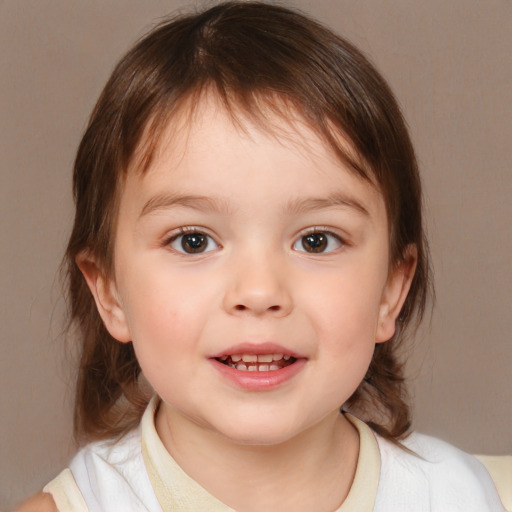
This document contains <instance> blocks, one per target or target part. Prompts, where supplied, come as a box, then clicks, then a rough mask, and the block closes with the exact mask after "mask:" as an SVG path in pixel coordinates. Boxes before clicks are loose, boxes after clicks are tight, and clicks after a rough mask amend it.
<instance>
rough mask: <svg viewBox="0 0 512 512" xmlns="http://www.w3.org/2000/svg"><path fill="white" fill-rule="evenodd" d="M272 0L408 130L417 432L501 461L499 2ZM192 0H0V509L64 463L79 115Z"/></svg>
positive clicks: (505, 227) (502, 50)
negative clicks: (415, 186) (422, 277)
mask: <svg viewBox="0 0 512 512" xmlns="http://www.w3.org/2000/svg"><path fill="white" fill-rule="evenodd" d="M282 3H283V4H285V5H296V6H299V7H300V8H302V9H303V10H305V11H306V12H309V13H312V14H313V15H314V16H316V17H317V18H318V19H320V20H322V21H324V22H326V23H327V24H329V25H330V26H331V27H333V28H334V29H336V30H337V31H339V32H341V33H342V34H344V35H345V36H346V37H348V38H349V39H351V40H352V41H353V42H355V43H356V44H357V45H359V46H360V47H361V48H362V49H363V50H364V51H365V52H367V53H368V54H370V55H371V56H372V58H373V60H374V62H375V63H376V64H377V66H378V68H379V69H380V70H381V71H382V72H383V74H384V76H385V77H386V78H387V79H388V80H389V81H390V83H391V85H392V87H393V89H394V90H395V92H396V94H397V96H398V98H399V100H400V102H401V104H402V105H403V108H404V111H405V115H406V118H407V120H408V122H409V124H410V128H411V132H412V136H413V140H414V142H415V145H416V149H417V151H418V156H419V160H420V164H421V168H422V172H423V179H424V183H425V192H426V196H427V200H426V203H427V215H428V228H429V234H430V238H431V244H432V253H433V256H434V266H435V273H436V285H437V306H436V308H435V310H434V315H433V318H432V324H431V328H430V329H423V330H422V331H421V332H420V334H419V336H418V337H417V340H416V343H415V346H414V353H413V355H412V356H411V360H410V364H409V374H410V376H411V377H412V378H413V381H412V389H413V391H414V394H415V397H414V406H415V426H416V428H417V429H419V430H422V431H424V432H427V433H432V434H434V435H437V436H440V437H443V438H445V439H447V440H449V441H451V442H453V443H455V444H457V445H458V446H460V447H462V448H463V449H465V450H467V451H470V452H480V453H489V454H500V453H502V454H505V453H512V436H511V428H510V427H511V423H512V400H511V398H512V388H511V385H510V368H511V367H512V365H511V363H512V346H511V340H510V332H511V331H512V315H511V314H510V301H511V299H512V293H511V291H510V290H511V286H512V270H511V265H510V260H511V253H512V228H511V219H512V206H511V201H510V197H511V192H512V177H511V169H512V157H511V155H512V152H511V142H512V140H511V133H512V86H511V84H512V64H511V50H512V30H511V27H512V2H511V1H510V0H486V1H481V0H449V1H446V0H429V1H428V2H424V1H422V0H408V1H406V0H387V1H378V0H316V1H308V0H296V1H289V2H287V1H285V2H282ZM193 5H206V3H205V2H202V3H197V4H196V3H194V2H186V1H179V0H176V1H172V0H168V1H157V0H145V1H144V2H140V1H135V0H123V1H122V0H103V1H99V0H87V1H86V0H82V1H78V0H3V1H2V0H0V69H1V72H0V119H1V125H0V130H1V132H0V156H1V158H0V333H1V334H0V335H1V343H0V411H1V415H0V442H1V445H0V450H1V451H0V454H1V457H0V507H1V508H4V507H8V506H10V505H12V504H13V503H14V502H16V501H17V500H19V499H21V498H22V497H24V496H26V495H27V494H29V493H32V492H35V491H36V490H38V489H40V488H41V487H42V485H43V484H44V483H45V482H47V481H48V480H49V479H50V478H52V477H53V476H54V475H55V474H56V473H57V472H58V471H59V470H60V469H62V467H64V465H65V464H66V461H67V459H68V457H69V456H70V454H71V453H72V451H73V444H72V442H71V437H70V430H71V429H70V419H71V415H70V403H71V396H72V390H71V387H70V385H69V384H68V382H69V380H70V376H72V366H71V364H70V362H69V361H70V357H71V354H70V352H72V349H70V350H68V351H67V352H66V351H65V349H64V347H65V343H64V339H63V336H62V334H61V333H62V328H63V310H64V305H63V301H62V298H61V288H60V284H59V282H58V279H57V270H58V265H59V261H60V258H61V255H62V252H63V249H64V246H65V243H66V236H67V234H68V232H69V229H70V225H71V215H72V204H71V193H70V185H71V182H70V169H71V166H72V161H73V157H74V151H75V149H76V146H77V144H78V141H79V138H80V135H81V133H82V131H83V129H84V127H85V123H86V119H87V116H88V115H89V112H90V110H91V108H92V106H93V104H94V102H95V100H96V98H97V96H98V94H99V92H100V90H101V87H102V86H103V84H104V82H105V81H106V79H107V77H108V75H109V73H110V71H111V70H112V67H113V65H114V63H115V62H116V61H117V60H118V58H119V57H120V56H121V54H122V53H123V52H124V51H125V50H126V49H127V48H128V46H129V45H130V44H131V43H132V42H133V41H134V40H135V39H136V38H137V37H139V36H141V35H142V34H143V33H144V32H145V31H146V30H147V29H149V28H151V26H152V24H153V23H155V22H157V21H158V20H159V18H160V17H162V16H164V15H165V14H166V13H169V12H170V11H172V10H174V9H176V8H177V7H181V8H183V7H190V6H193ZM68 349H69V347H68Z"/></svg>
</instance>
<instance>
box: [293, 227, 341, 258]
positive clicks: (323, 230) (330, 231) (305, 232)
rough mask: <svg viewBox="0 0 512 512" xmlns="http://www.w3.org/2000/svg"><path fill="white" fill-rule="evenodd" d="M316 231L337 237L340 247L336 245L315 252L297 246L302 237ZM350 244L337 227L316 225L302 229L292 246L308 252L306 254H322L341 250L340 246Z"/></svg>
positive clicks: (299, 250)
mask: <svg viewBox="0 0 512 512" xmlns="http://www.w3.org/2000/svg"><path fill="white" fill-rule="evenodd" d="M315 233H321V234H324V235H327V236H329V237H333V238H335V239H336V240H337V242H338V244H339V245H338V247H336V248H334V249H331V250H328V251H323V252H317V253H315V252H308V251H306V250H304V249H297V248H296V245H297V244H300V243H301V241H302V239H303V238H304V237H305V236H308V235H311V234H315ZM348 245H349V243H348V242H347V240H346V237H345V236H343V235H341V234H340V233H338V232H337V231H336V230H335V229H333V228H330V227H327V226H314V227H311V228H307V229H305V230H303V231H301V232H300V233H299V234H298V235H297V239H296V240H295V242H294V243H293V246H292V248H293V249H294V250H296V251H298V252H303V253H306V254H313V255H321V254H330V253H332V252H335V251H337V250H339V249H340V248H342V247H346V246H348Z"/></svg>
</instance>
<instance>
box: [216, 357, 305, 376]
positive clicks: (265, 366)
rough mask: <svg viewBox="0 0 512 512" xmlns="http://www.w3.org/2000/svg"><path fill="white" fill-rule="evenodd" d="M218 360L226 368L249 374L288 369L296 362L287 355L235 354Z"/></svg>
mask: <svg viewBox="0 0 512 512" xmlns="http://www.w3.org/2000/svg"><path fill="white" fill-rule="evenodd" d="M216 359H217V361H219V362H220V363H222V364H224V365H226V366H230V367H231V368H235V369H236V370H241V371H247V372H273V371H277V370H281V369H282V368H286V367H287V366H290V365H291V364H293V363H294V362H295V361H296V359H295V358H294V357H292V356H290V355H287V354H258V355H256V354H233V355H230V356H222V357H218V358H216Z"/></svg>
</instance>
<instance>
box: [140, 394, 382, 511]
mask: <svg viewBox="0 0 512 512" xmlns="http://www.w3.org/2000/svg"><path fill="white" fill-rule="evenodd" d="M159 404H160V398H159V397H158V396H156V395H155V396H154V397H153V398H152V399H151V401H150V403H149V405H148V407H147V409H146V412H145V413H144V415H143V417H142V421H141V428H142V455H143V457H144V463H145V465H146V469H147V472H148V476H149V480H150V482H151V485H152V487H153V490H154V492H155V495H156V497H157V499H158V502H159V503H160V506H161V507H162V510H163V512H171V511H173V512H174V511H179V512H236V511H235V510H234V509H232V508H230V507H228V506H227V505H225V504H224V503H222V502H221V501H219V500H218V499H217V498H215V497H214V496H212V495H211V494H210V493H209V492H208V491H207V490H206V489H204V488H203V487H202V486H201V485H199V484H198V483H197V482H196V481H195V480H193V479H192V478H191V477H190V476H188V475H187V474H186V473H185V472H184V471H183V470H182V469H181V467H180V466H179V465H178V464H177V462H176V461H175V460H174V458H173V457H172V456H171V454H170V453H169V452H168V451H167V450H166V448H165V446H164V445H163V443H162V441H161V439H160V437H159V436H158V433H157V431H156V428H155V421H154V420H155V413H156V411H157V409H158V406H159ZM345 415H346V418H347V419H348V420H349V421H350V422H351V423H352V425H354V427H355V428H356V429H357V432H358V434H359V455H358V459H357V468H356V473H355V476H354V480H353V482H352V485H351V487H350V490H349V493H348V495H347V497H346V499H345V501H344V502H343V503H342V504H341V506H340V507H338V508H337V509H336V510H335V511H333V512H371V511H372V510H373V508H374V505H375V499H376V497H377V488H378V484H379V478H380V453H379V447H378V444H377V440H376V438H375V435H374V433H373V431H372V430H371V429H370V427H368V425H366V423H364V422H363V421H361V420H360V419H358V418H356V417H355V416H353V415H352V414H349V413H345Z"/></svg>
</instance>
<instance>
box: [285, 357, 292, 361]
mask: <svg viewBox="0 0 512 512" xmlns="http://www.w3.org/2000/svg"><path fill="white" fill-rule="evenodd" d="M283 357H284V360H285V361H288V360H289V359H290V357H291V356H283Z"/></svg>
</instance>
